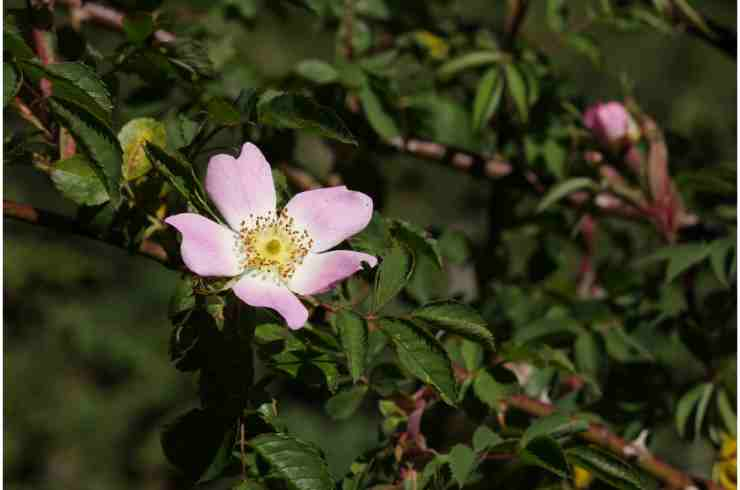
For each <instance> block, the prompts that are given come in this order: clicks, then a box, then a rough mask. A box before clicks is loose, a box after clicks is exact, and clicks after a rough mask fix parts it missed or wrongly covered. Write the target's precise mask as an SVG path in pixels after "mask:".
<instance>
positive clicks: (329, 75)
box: [295, 60, 339, 85]
mask: <svg viewBox="0 0 740 490" xmlns="http://www.w3.org/2000/svg"><path fill="white" fill-rule="evenodd" d="M295 71H296V73H298V74H299V75H300V76H302V77H303V78H305V79H307V80H310V81H312V82H314V83H318V84H320V85H321V84H325V83H332V82H336V81H337V80H338V79H339V72H338V71H337V70H336V68H334V67H333V66H331V65H330V64H329V63H327V62H326V61H322V60H303V61H301V62H300V63H298V65H296V67H295Z"/></svg>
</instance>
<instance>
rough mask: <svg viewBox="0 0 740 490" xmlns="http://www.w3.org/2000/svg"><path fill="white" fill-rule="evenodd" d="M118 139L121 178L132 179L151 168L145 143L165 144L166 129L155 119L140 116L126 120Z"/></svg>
mask: <svg viewBox="0 0 740 490" xmlns="http://www.w3.org/2000/svg"><path fill="white" fill-rule="evenodd" d="M118 141H119V142H120V143H121V147H122V148H123V178H124V179H126V180H134V179H137V178H139V177H141V176H143V175H145V174H146V173H147V172H149V170H150V169H151V168H152V162H151V160H149V156H148V155H147V153H146V150H145V143H147V142H151V143H153V144H155V145H157V146H165V145H166V144H167V130H166V129H165V127H164V124H162V123H160V122H159V121H157V120H156V119H152V118H149V117H140V118H137V119H132V120H130V121H129V122H127V123H126V124H125V125H124V126H123V127H122V128H121V131H119V132H118Z"/></svg>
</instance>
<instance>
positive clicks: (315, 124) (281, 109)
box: [258, 94, 357, 145]
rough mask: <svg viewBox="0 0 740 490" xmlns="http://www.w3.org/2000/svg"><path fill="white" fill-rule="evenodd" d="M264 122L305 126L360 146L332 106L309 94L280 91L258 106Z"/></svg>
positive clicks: (298, 127)
mask: <svg viewBox="0 0 740 490" xmlns="http://www.w3.org/2000/svg"><path fill="white" fill-rule="evenodd" d="M258 112H259V120H260V123H261V124H266V125H268V126H274V127H277V128H285V129H303V130H306V131H310V132H313V133H316V134H318V135H320V136H325V137H327V138H332V139H335V140H338V141H342V142H343V143H349V144H352V145H357V140H355V137H354V136H353V135H352V133H351V132H350V131H349V129H347V126H345V124H344V123H343V122H342V120H341V119H339V116H337V115H336V113H334V111H333V110H332V109H330V108H329V107H324V106H321V105H319V104H317V103H316V102H314V101H313V100H312V99H310V98H308V97H304V96H302V95H294V94H279V95H276V96H274V97H271V98H268V99H267V100H263V101H261V103H260V104H259V105H258Z"/></svg>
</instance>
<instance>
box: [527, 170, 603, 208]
mask: <svg viewBox="0 0 740 490" xmlns="http://www.w3.org/2000/svg"><path fill="white" fill-rule="evenodd" d="M582 189H589V190H596V189H598V187H597V185H596V183H595V182H594V181H593V180H591V179H589V178H587V177H574V178H572V179H568V180H564V181H563V182H560V183H558V184H556V185H554V186H553V187H552V188H551V189H550V190H549V191H547V194H545V197H543V198H542V200H541V201H540V204H539V205H538V206H537V212H538V213H541V212H542V211H544V210H545V209H547V208H549V207H550V206H552V205H553V204H555V203H556V202H558V201H559V200H561V199H563V198H564V197H566V196H568V195H570V194H571V193H573V192H575V191H578V190H582Z"/></svg>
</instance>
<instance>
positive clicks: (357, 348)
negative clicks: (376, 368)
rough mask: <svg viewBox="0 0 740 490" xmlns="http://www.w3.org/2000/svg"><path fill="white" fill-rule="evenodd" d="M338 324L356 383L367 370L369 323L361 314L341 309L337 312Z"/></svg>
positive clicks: (350, 369)
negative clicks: (367, 323) (366, 322)
mask: <svg viewBox="0 0 740 490" xmlns="http://www.w3.org/2000/svg"><path fill="white" fill-rule="evenodd" d="M336 326H337V330H339V338H340V339H341V341H342V348H343V349H344V352H345V353H346V354H347V364H348V365H349V372H350V375H351V376H352V380H353V381H354V382H355V383H356V382H357V381H358V380H359V379H360V377H361V376H362V374H363V373H364V372H365V361H366V358H367V325H366V324H365V320H364V319H363V318H361V317H360V316H359V315H357V314H355V313H353V312H351V311H347V310H339V311H338V312H337V313H336Z"/></svg>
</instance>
